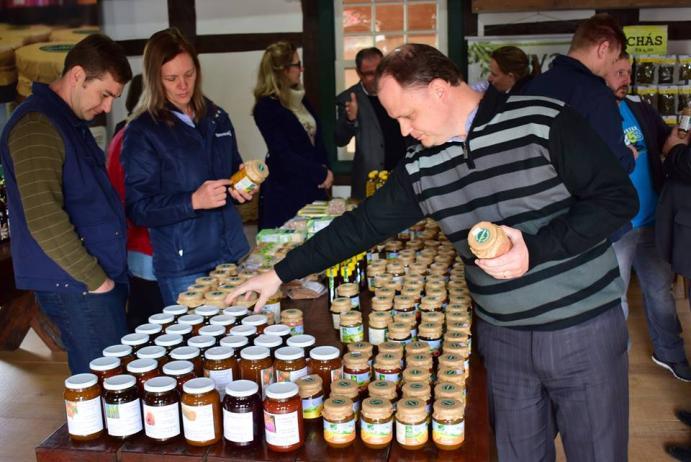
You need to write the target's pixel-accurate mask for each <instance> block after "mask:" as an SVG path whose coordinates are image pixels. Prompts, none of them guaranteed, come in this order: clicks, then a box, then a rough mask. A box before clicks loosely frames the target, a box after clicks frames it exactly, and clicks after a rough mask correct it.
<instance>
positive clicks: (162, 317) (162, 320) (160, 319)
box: [149, 312, 175, 330]
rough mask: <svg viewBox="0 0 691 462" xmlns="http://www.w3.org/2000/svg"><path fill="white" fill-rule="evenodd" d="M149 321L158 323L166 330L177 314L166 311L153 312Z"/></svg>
mask: <svg viewBox="0 0 691 462" xmlns="http://www.w3.org/2000/svg"><path fill="white" fill-rule="evenodd" d="M149 322H150V323H152V324H158V325H160V326H161V328H162V330H165V329H166V327H168V326H170V325H171V324H173V323H174V322H175V315H173V314H171V313H166V312H163V313H157V314H152V315H151V316H149Z"/></svg>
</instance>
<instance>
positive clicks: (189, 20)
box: [168, 0, 197, 43]
mask: <svg viewBox="0 0 691 462" xmlns="http://www.w3.org/2000/svg"><path fill="white" fill-rule="evenodd" d="M168 25H169V26H170V27H176V28H178V29H180V32H182V35H184V36H185V37H186V38H187V40H189V41H190V42H191V43H194V40H195V39H196V37H197V9H196V5H195V2H194V0H168Z"/></svg>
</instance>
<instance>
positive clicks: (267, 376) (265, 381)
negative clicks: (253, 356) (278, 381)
mask: <svg viewBox="0 0 691 462" xmlns="http://www.w3.org/2000/svg"><path fill="white" fill-rule="evenodd" d="M261 382H262V383H261V386H262V398H265V397H266V387H268V386H269V385H271V384H272V383H274V368H273V366H271V367H267V368H266V369H262V371H261Z"/></svg>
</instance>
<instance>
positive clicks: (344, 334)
mask: <svg viewBox="0 0 691 462" xmlns="http://www.w3.org/2000/svg"><path fill="white" fill-rule="evenodd" d="M339 325H340V330H341V342H342V343H355V342H362V341H363V340H364V339H365V330H364V328H363V326H362V313H360V312H359V311H355V310H351V311H346V312H344V313H341V319H340V323H339Z"/></svg>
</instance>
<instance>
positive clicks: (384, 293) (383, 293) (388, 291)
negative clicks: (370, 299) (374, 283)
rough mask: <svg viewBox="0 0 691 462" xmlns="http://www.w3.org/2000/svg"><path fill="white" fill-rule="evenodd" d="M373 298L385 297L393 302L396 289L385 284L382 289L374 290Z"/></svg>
mask: <svg viewBox="0 0 691 462" xmlns="http://www.w3.org/2000/svg"><path fill="white" fill-rule="evenodd" d="M374 296H375V297H386V298H388V299H389V300H392V301H393V298H394V297H395V296H396V289H395V288H392V287H389V284H385V285H384V286H382V287H378V288H377V289H374Z"/></svg>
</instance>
